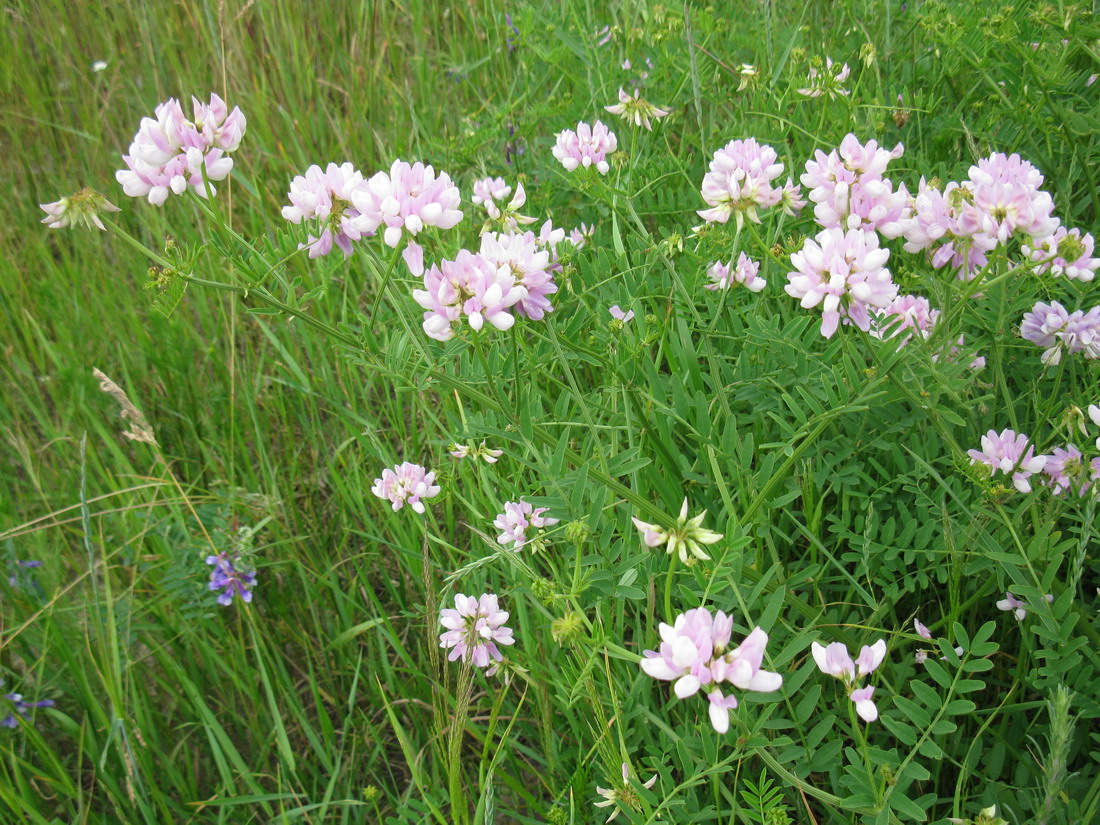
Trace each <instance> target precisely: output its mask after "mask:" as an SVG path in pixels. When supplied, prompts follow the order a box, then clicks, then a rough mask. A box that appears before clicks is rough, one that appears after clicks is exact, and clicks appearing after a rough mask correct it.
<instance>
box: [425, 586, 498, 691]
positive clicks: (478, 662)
mask: <svg viewBox="0 0 1100 825" xmlns="http://www.w3.org/2000/svg"><path fill="white" fill-rule="evenodd" d="M507 621H508V611H506V610H501V609H500V604H499V602H498V601H497V597H496V594H495V593H482V594H481V595H480V596H478V597H477V598H474V597H473V596H465V595H463V594H461V593H459V594H457V595H455V606H454V607H453V608H450V607H445V608H443V609H442V610H440V611H439V623H440V624H441V625H443V627H444V628H446V630H445V631H444V632H443V633H441V634H439V646H440V647H441V648H443V649H444V650H446V649H448V648H449V649H450V651H451V652H450V653H449V654H447V660H448V661H451V662H454V661H456V660H458V659H462V660H463V661H466V662H469V663H470V664H472V665H473V666H474V667H488V668H489V669H488V670H487V671H485V675H486V676H492V675H493V674H494V673H496V672H497V668H498V667H499V665H497V664H493V663H494V662H501V661H503V660H504V654H503V653H501V652H500V648H499V647H497V645H506V646H507V645H512V644H515V642H516V640H515V638H514V637H513V636H512V628H510V627H507V626H506V625H505V622H507ZM490 665H492V667H489V666H490Z"/></svg>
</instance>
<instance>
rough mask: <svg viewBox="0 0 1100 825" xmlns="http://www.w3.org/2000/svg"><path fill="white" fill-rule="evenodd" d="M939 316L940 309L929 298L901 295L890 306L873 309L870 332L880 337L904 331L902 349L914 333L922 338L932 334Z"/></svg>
mask: <svg viewBox="0 0 1100 825" xmlns="http://www.w3.org/2000/svg"><path fill="white" fill-rule="evenodd" d="M939 318H940V311H939V310H938V309H933V308H932V305H931V304H930V303H929V302H928V299H927V298H924V297H922V296H920V295H899V296H898V297H897V298H895V299H894V300H893V301H891V302H890V304H889V305H888V306H886V307H883V308H882V309H872V310H871V329H870V333H871V335H872V336H873V337H875V338H879V339H888V338H896V337H898V336H899V335H902V334H903V333H904V335H905V337H904V338H902V340H901V341H900V342H899V344H898V348H899V349H900V348H901V347H904V346H905V345H906V344H907V343H908V342H909V339H910V338H912V337H913V334H914V333H915V334H916V335H918V336H919V337H921V338H927V337H928V336H929V335H931V334H932V328H933V327H935V325H936V322H937V321H938V320H939Z"/></svg>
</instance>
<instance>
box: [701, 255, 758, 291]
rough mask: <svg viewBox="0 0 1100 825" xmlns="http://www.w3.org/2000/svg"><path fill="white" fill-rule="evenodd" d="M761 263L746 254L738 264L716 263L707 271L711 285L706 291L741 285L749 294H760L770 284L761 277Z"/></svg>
mask: <svg viewBox="0 0 1100 825" xmlns="http://www.w3.org/2000/svg"><path fill="white" fill-rule="evenodd" d="M759 273H760V262H759V261H754V260H753V259H752V258H750V257H749V256H748V255H746V254H745V253H744V252H742V253H741V254H740V255H738V256H737V264H736V265H735V264H734V263H733V261H730V262H729V263H728V264H724V263H722V262H721V261H715V262H714V263H712V264H711V265H710V267H709V268H708V269H707V276H708V277H709V278H710V280H711V283H709V284H707V285H706V286H705V287H704V288H705V289H729V288H730V287H732V286H736V285H738V284H740V285H741V286H743V287H745V288H746V289H747V290H749V292H759V291H760V290H762V289H763V288H764V287H766V286H767V285H768V282H767V281H765V280H764V279H763V278H761V277H760V274H759Z"/></svg>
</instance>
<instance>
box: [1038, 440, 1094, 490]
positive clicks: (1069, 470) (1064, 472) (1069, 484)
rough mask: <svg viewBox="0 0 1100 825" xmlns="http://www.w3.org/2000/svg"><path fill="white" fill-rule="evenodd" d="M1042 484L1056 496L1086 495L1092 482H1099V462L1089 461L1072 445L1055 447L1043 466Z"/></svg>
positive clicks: (1090, 488)
mask: <svg viewBox="0 0 1100 825" xmlns="http://www.w3.org/2000/svg"><path fill="white" fill-rule="evenodd" d="M1043 475H1044V476H1045V478H1044V479H1043V483H1044V484H1045V485H1046V486H1047V487H1049V488H1050V492H1051V493H1053V494H1054V495H1056V496H1060V495H1062V494H1063V493H1066V492H1070V493H1076V494H1077V495H1079V496H1084V495H1088V493H1089V492H1090V491H1091V490H1092V488H1093V482H1096V481H1100V461H1098V460H1097V458H1094V459H1092V460H1091V461H1089V460H1088V459H1086V458H1085V456H1084V454H1083V453H1082V452H1081V451H1080V450H1079V449H1077V447H1076V445H1074V444H1067V445H1066V446H1065V447H1055V448H1054V449H1053V450H1052V451H1051V454H1050V455H1048V456H1047V460H1046V464H1045V465H1043Z"/></svg>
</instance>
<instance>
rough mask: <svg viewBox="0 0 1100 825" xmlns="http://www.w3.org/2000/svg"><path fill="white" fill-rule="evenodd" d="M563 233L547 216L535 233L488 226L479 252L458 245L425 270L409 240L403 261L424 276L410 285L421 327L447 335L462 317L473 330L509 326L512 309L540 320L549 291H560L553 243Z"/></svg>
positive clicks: (548, 309) (438, 337) (444, 337)
mask: <svg viewBox="0 0 1100 825" xmlns="http://www.w3.org/2000/svg"><path fill="white" fill-rule="evenodd" d="M519 191H520V192H522V191H523V190H522V187H521V188H520V190H519ZM564 239H565V230H563V229H555V228H554V226H553V224H552V223H551V222H550V221H546V222H545V223H544V224H543V226H542V229H541V230H540V232H539V234H538V235H536V234H535V233H534V232H531V231H527V232H523V233H519V232H488V231H486V232H484V233H483V234H482V236H481V248H480V250H479V251H478V252H470V251H468V250H465V249H463V250H460V251H459V253H458V255H456V256H455V259H454V260H453V261H448V260H443V261H440V262H439V264H437V265H434V266H432V267H431V268H430V269H428V270H426V271H425V269H424V252H423V249H421V248H420V247H419V246H418V245H410V247H409V248H408V249H406V255H405V262H406V264H407V265H408V267H409V271H410V272H411V273H412V274H413V275H414V276H416V277H421V276H422V277H423V279H424V288H423V289H417V290H413V299H414V300H415V301H416V302H417V303H418V304H420V306H421V307H423V308H424V310H425V312H424V323H423V327H424V332H425V333H427V334H428V336H429V337H430V338H434V339H436V340H437V341H447V340H449V339H450V338H452V337H453V336H454V332H455V325H456V324H458V323H459V322H460V321H461V320H462V319H463V318H465V319H466V321H467V323H468V324H469V325H470V328H471V329H473V330H474V331H478V330H480V329H482V327H483V326H484V325H485V323H486V322H488V323H489V324H490V325H492V326H493V327H495V328H497V329H502V330H503V329H509V328H511V327H512V325H513V324H515V322H516V315H520V316H522V317H524V318H530V319H531V320H534V321H541V320H542V319H543V318H544V317H545V316H546V313H548V312H553V310H554V306H553V304H552V303H551V302H550V297H549V296H551V295H553V294H554V293H555V292H557V291H558V286H557V283H556V282H555V281H554V275H555V273H556V272H557V271H559V270H560V269H561V265H560V264H559V263H558V257H557V245H558V244H559V243H561V242H562V241H563V240H564Z"/></svg>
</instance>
